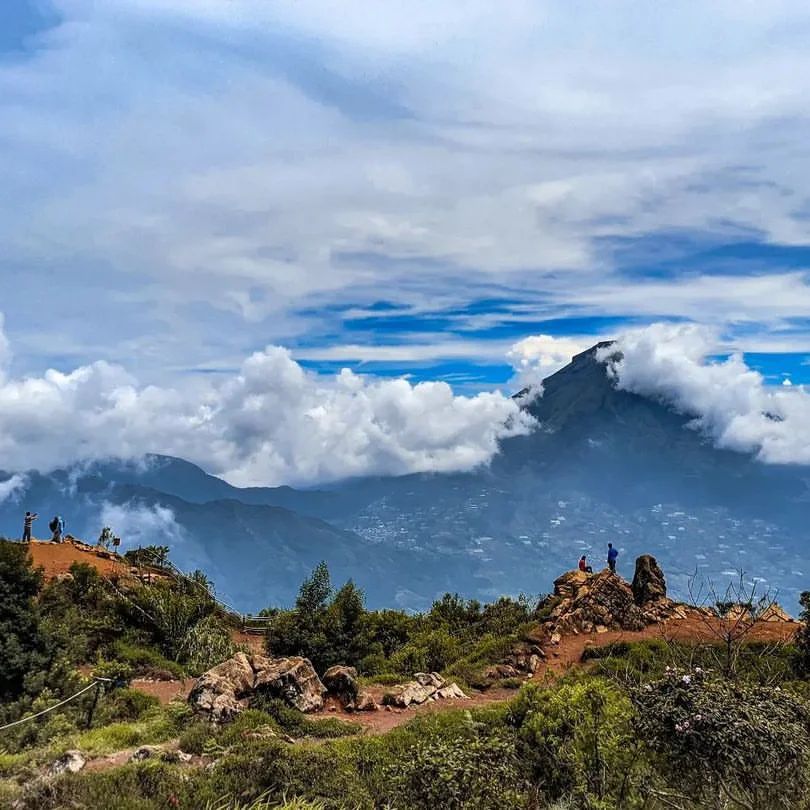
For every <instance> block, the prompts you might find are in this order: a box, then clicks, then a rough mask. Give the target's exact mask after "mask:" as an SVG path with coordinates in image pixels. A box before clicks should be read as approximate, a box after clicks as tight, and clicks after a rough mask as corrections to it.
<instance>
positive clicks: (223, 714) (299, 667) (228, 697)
mask: <svg viewBox="0 0 810 810" xmlns="http://www.w3.org/2000/svg"><path fill="white" fill-rule="evenodd" d="M325 693H326V689H325V687H324V685H323V684H322V683H321V681H320V679H319V678H318V675H317V673H316V672H315V670H314V669H313V668H312V664H311V663H310V662H309V661H308V660H307V659H306V658H298V657H291V658H265V657H264V656H263V655H251V656H248V655H246V654H245V653H242V652H240V653H237V654H236V655H234V656H233V658H229V659H228V660H227V661H223V662H222V663H221V664H218V665H217V666H215V667H214V668H213V669H209V670H208V672H205V673H203V675H201V676H200V678H199V679H198V680H197V683H196V684H194V688H193V689H192V690H191V693H190V694H189V696H188V700H189V703H190V704H191V705H192V706H193V707H194V709H195V710H196V711H198V712H201V713H202V714H206V715H208V716H209V717H210V718H211V720H213V721H214V722H224V721H227V720H230V719H232V718H233V717H234V716H235V715H237V714H239V712H241V711H243V710H244V709H246V708H247V707H248V706H250V703H251V700H252V699H253V698H254V696H256V695H259V694H265V695H270V696H272V697H278V698H282V699H283V700H285V701H286V702H287V703H288V704H289V705H291V706H294V707H295V708H296V709H299V710H300V711H302V712H312V711H318V710H319V709H321V708H323V696H324V694H325Z"/></svg>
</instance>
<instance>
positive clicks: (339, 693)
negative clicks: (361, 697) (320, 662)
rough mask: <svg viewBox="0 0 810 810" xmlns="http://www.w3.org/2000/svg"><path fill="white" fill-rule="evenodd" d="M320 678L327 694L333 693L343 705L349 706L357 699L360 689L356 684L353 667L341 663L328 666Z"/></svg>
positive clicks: (355, 672) (355, 674)
mask: <svg viewBox="0 0 810 810" xmlns="http://www.w3.org/2000/svg"><path fill="white" fill-rule="evenodd" d="M321 680H323V685H324V686H325V687H326V689H327V691H328V692H329V694H330V695H334V696H335V697H336V698H337V699H338V700H339V701H340V702H341V704H342V705H343V706H349V705H351V704H354V703H355V702H356V701H357V694H358V692H359V691H360V689H359V687H358V685H357V670H356V669H355V668H354V667H346V666H341V665H337V666H334V667H329V669H327V670H326V672H324V674H323V678H322V679H321Z"/></svg>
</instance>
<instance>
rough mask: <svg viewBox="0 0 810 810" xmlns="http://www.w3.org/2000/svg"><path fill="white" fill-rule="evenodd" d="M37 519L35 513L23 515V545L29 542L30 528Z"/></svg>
mask: <svg viewBox="0 0 810 810" xmlns="http://www.w3.org/2000/svg"><path fill="white" fill-rule="evenodd" d="M38 517H39V515H38V514H37V513H36V512H26V513H25V519H24V521H23V536H22V541H23V543H30V542H31V526H33V524H34V521H35V520H36V519H37V518H38Z"/></svg>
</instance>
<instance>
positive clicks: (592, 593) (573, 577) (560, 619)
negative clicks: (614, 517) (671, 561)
mask: <svg viewBox="0 0 810 810" xmlns="http://www.w3.org/2000/svg"><path fill="white" fill-rule="evenodd" d="M552 599H553V600H554V602H553V603H554V607H553V609H552V611H551V614H550V615H549V618H548V620H547V625H548V626H549V627H550V628H552V634H553V633H559V634H562V635H566V634H577V633H600V632H601V633H604V632H607V631H608V630H642V629H644V627H646V626H647V625H649V624H655V623H657V622H661V621H665V620H666V619H670V618H673V617H678V618H686V616H687V615H688V613H687V609H686V608H685V607H684V606H683V605H679V604H677V603H675V602H673V601H672V600H671V599H668V598H667V586H666V581H665V579H664V574H663V572H662V571H661V568H660V567H659V565H658V563H657V562H656V561H655V558H654V557H651V556H650V555H649V554H645V555H642V556H641V557H639V558H638V559H637V560H636V571H635V575H634V577H633V582H632V584H628V583H627V582H625V580H623V579H622V578H621V577H620V576H617V575H616V574H614V573H613V572H611V571H610V570H608V569H605V570H604V571H600V572H598V573H596V574H587V573H584V572H582V571H569V572H568V573H566V574H563V575H562V576H561V577H559V578H558V579H557V580H555V582H554V596H553V597H552Z"/></svg>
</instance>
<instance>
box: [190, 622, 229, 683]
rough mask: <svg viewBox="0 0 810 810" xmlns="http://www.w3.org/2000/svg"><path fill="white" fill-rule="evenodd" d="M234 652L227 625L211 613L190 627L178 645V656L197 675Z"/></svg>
mask: <svg viewBox="0 0 810 810" xmlns="http://www.w3.org/2000/svg"><path fill="white" fill-rule="evenodd" d="M235 652H236V647H235V646H234V643H233V641H232V640H231V635H230V633H229V632H228V629H227V627H225V626H224V625H223V624H222V622H221V621H220V620H219V617H218V616H216V615H213V614H212V615H211V616H207V617H206V618H204V619H203V620H202V621H200V622H197V624H195V625H194V627H192V628H191V630H190V631H189V633H188V634H187V635H186V637H185V639H184V640H183V643H182V644H181V646H180V650H179V656H180V659H181V660H182V661H183V662H184V663H185V665H186V667H187V668H188V670H189V672H191V673H192V674H195V675H199V674H201V673H203V672H205V671H206V670H208V669H211V667H214V666H216V665H217V664H219V663H221V662H222V661H224V660H226V659H227V658H230V657H231V656H232V655H233V654H234V653H235Z"/></svg>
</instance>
